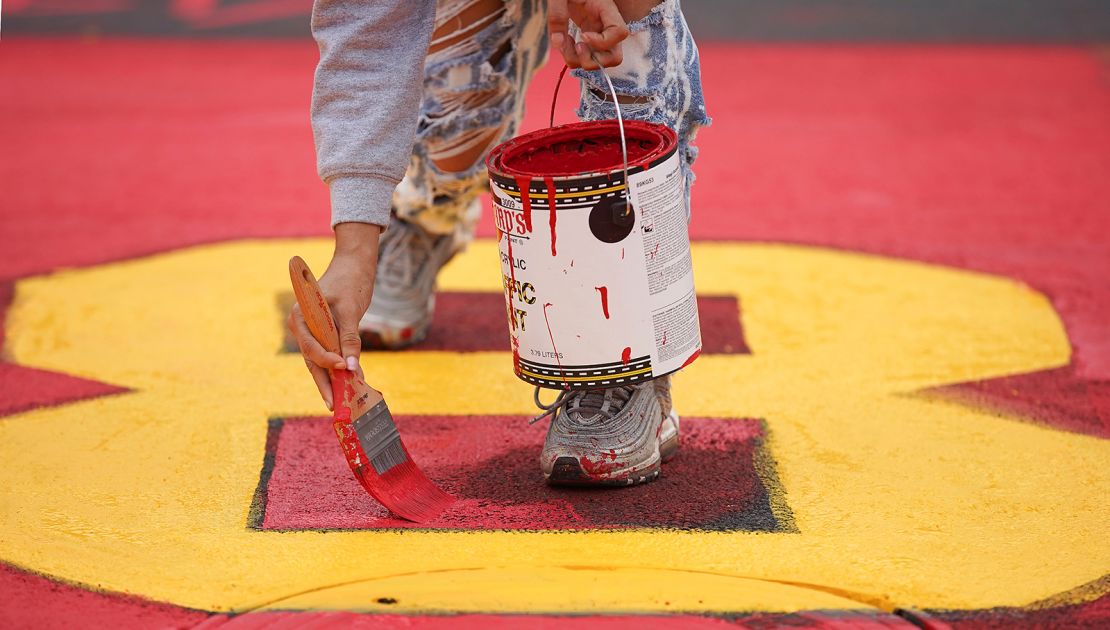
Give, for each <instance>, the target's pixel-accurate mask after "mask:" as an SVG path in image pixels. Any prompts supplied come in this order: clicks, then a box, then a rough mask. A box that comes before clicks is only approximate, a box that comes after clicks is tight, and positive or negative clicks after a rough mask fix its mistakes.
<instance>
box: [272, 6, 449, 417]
mask: <svg viewBox="0 0 1110 630" xmlns="http://www.w3.org/2000/svg"><path fill="white" fill-rule="evenodd" d="M434 21H435V2H434V1H433V0H374V1H373V2H368V1H366V0H316V2H315V5H314V6H313V9H312V35H313V37H315V38H316V42H317V44H318V45H319V47H320V62H319V64H318V65H317V67H316V78H315V83H314V86H313V90H312V132H313V137H314V139H315V142H316V163H317V170H318V171H319V174H320V177H321V179H323V180H324V182H326V183H327V185H328V188H329V190H330V192H331V223H332V226H333V228H334V229H335V253H334V255H333V257H332V261H331V264H330V265H329V266H328V269H327V271H326V272H325V273H324V275H323V276H321V278H320V288H321V289H322V290H323V292H324V295H325V296H326V297H327V299H328V303H329V304H331V307H332V310H333V311H334V313H335V319H336V325H337V326H338V328H339V334H340V342H341V346H342V351H343V356H339V355H337V354H335V353H329V352H325V351H324V349H323V347H321V346H320V344H319V343H317V342H316V340H315V339H313V338H312V335H311V334H310V333H309V332H308V328H307V326H305V323H304V318H303V317H302V316H301V314H300V311H299V309H297V308H295V307H294V309H293V311H292V313H290V316H289V322H288V326H289V329H290V330H291V331H292V332H293V334H294V335H295V336H296V339H297V343H298V345H299V346H300V349H301V353H302V354H303V355H304V357H305V363H306V364H307V365H308V368H309V371H310V372H312V376H313V379H314V380H315V381H316V385H317V387H319V389H320V395H321V397H323V399H324V401H325V403H327V405H328V408H329V409H331V408H332V406H333V404H332V395H331V386H330V381H329V378H328V372H327V370H328V369H329V368H331V369H343V368H344V367H346V368H347V369H358V355H359V350H360V349H361V342H360V340H359V336H358V322H359V320H360V319H361V318H362V314H363V313H364V312H365V311H366V309H367V308H368V307H369V306H370V299H371V297H372V290H373V286H374V274H375V271H376V267H377V253H378V236H379V235H380V234H381V231H382V230H383V229H384V228H385V226H386V225H388V224H389V212H390V208H389V206H390V200H391V198H392V196H393V189H394V188H395V187H396V186H397V184H398V183H399V182H400V181H401V178H402V177H403V176H404V174H405V167H406V166H407V165H408V161H409V156H410V155H411V154H412V145H413V140H414V138H415V135H416V121H417V116H418V115H419V112H420V99H421V96H422V94H423V79H424V72H423V71H424V58H425V56H426V54H427V51H428V42H429V40H430V38H431V33H432V29H433V26H434Z"/></svg>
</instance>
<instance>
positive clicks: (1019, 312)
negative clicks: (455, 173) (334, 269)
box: [0, 240, 1110, 612]
mask: <svg viewBox="0 0 1110 630" xmlns="http://www.w3.org/2000/svg"><path fill="white" fill-rule="evenodd" d="M295 253H296V254H301V255H303V256H305V258H306V259H307V260H308V262H309V264H310V265H312V266H313V267H314V268H315V269H317V270H318V271H322V270H323V269H324V268H325V266H326V262H327V257H328V245H327V243H326V242H325V241H323V240H274V241H245V242H237V243H228V244H222V245H213V246H205V247H198V248H193V249H188V250H183V251H179V252H174V253H169V254H165V255H159V256H155V257H151V258H145V259H141V260H136V261H131V262H125V263H119V264H110V265H103V266H100V267H96V268H91V269H85V270H79V271H69V272H64V273H59V274H56V275H52V276H48V277H40V278H32V279H28V280H24V281H22V282H20V283H19V284H18V286H17V293H16V303H15V304H14V306H13V308H12V310H11V312H10V316H9V320H8V339H7V345H6V352H7V353H8V354H9V356H10V357H11V358H12V359H13V360H14V361H16V362H18V363H20V364H23V365H28V366H34V367H39V368H44V369H49V370H57V371H61V372H66V373H69V374H74V375H77V376H82V377H86V378H91V379H97V380H101V381H105V382H108V383H112V384H116V385H121V386H125V387H129V388H131V389H132V390H133V393H130V394H125V395H120V396H113V397H108V398H102V399H97V400H91V401H85V402H81V403H75V404H70V405H66V406H62V407H59V408H53V409H45V410H39V411H32V412H28V413H24V414H21V415H16V416H10V417H7V418H3V419H0V461H2V462H3V464H4V465H3V466H2V467H0V559H3V560H5V561H8V562H12V563H14V564H17V565H19V566H22V567H26V568H29V569H32V570H35V571H40V572H43V573H46V574H48V575H51V576H55V577H58V578H63V579H66V580H71V581H75V582H77V583H80V584H84V585H89V586H95V587H99V588H104V589H108V590H114V591H124V592H129V593H136V594H139V595H143V596H146V597H150V598H153V599H156V600H162V601H168V602H173V603H176V604H180V605H184V606H191V607H196V608H202V609H208V610H219V611H224V610H246V609H251V608H255V607H259V606H266V605H271V606H275V607H303V606H307V607H318V608H333V607H334V608H356V609H371V608H373V607H374V606H375V604H373V603H367V602H372V601H373V599H376V598H377V597H394V598H396V599H398V600H399V604H398V605H395V606H390V607H389V610H390V611H393V612H403V611H412V610H425V611H428V610H430V611H447V610H492V611H556V610H576V609H579V610H580V609H587V608H588V609H591V610H592V611H593V612H607V611H656V610H669V611H674V610H700V611H722V610H732V611H735V610H766V611H791V610H798V609H811V608H823V609H835V608H853V607H855V608H859V607H866V606H878V607H882V608H890V607H892V606H913V607H917V608H933V607H938V608H980V607H989V606H1003V605H1022V604H1026V603H1029V602H1032V601H1035V600H1040V599H1044V598H1047V597H1050V596H1052V595H1055V594H1057V593H1060V592H1062V591H1065V590H1068V589H1071V588H1073V587H1075V586H1077V585H1080V584H1083V583H1086V582H1090V581H1092V580H1094V579H1096V578H1098V577H1100V576H1102V575H1104V574H1106V573H1107V572H1108V570H1110V545H1106V544H1105V541H1106V540H1107V537H1108V535H1110V528H1108V526H1107V519H1106V515H1107V513H1108V507H1110V505H1108V500H1107V497H1108V496H1110V466H1108V465H1107V464H1108V462H1110V441H1106V440H1100V439H1097V438H1093V437H1088V436H1083V435H1076V434H1070V433H1065V432H1060V431H1054V430H1050V429H1046V428H1041V427H1038V426H1033V425H1029V424H1024V423H1020V422H1015V421H1012V420H1008V419H1004V418H999V417H995V416H992V415H990V414H988V413H980V412H977V411H974V410H971V409H968V408H965V407H961V406H958V405H951V404H945V403H939V402H934V401H928V400H925V399H923V398H920V397H915V396H914V395H913V394H914V392H915V391H916V390H919V389H921V388H925V387H931V386H935V385H941V384H945V383H952V382H958V381H964V380H968V379H974V378H988V377H993V376H999V375H1003V374H1012V373H1019V372H1029V371H1034V370H1040V369H1045V368H1051V367H1056V366H1061V365H1065V364H1067V363H1068V360H1069V353H1070V350H1069V346H1068V342H1067V339H1066V337H1065V334H1064V331H1063V329H1062V327H1061V324H1060V322H1059V320H1058V318H1057V317H1056V314H1055V313H1054V312H1053V310H1052V308H1051V306H1050V305H1049V303H1048V301H1047V300H1046V299H1045V298H1044V296H1042V295H1040V294H1038V293H1036V292H1034V291H1032V290H1030V289H1029V288H1028V287H1026V286H1024V285H1022V284H1020V283H1017V282H1013V281H1011V280H1008V279H1003V278H997V277H990V276H985V275H980V274H974V273H968V272H964V271H957V270H952V269H946V268H940V267H932V266H927V265H922V264H916V263H908V262H900V261H894V260H889V259H883V258H878V257H872V256H863V255H856V254H848V253H841V252H833V251H826V250H819V249H813V248H804V247H794V246H782V245H742V244H712V245H706V244H701V245H695V268H696V270H697V286H698V289H699V291H700V292H702V293H735V294H738V295H739V296H740V299H741V304H742V309H743V325H744V330H745V333H746V336H747V340H748V342H749V344H750V346H751V347H752V352H753V354H752V355H751V356H705V357H702V358H701V359H699V360H698V361H697V362H696V363H694V365H693V366H691V368H690V369H688V370H687V372H686V373H684V375H683V376H681V377H680V378H679V379H678V381H677V389H676V401H677V403H678V405H679V409H680V411H681V412H682V413H683V414H686V415H691V416H727V417H736V416H749V417H750V416H758V417H762V418H765V419H766V421H767V424H768V427H769V431H770V440H769V449H770V452H771V454H772V455H773V457H774V458H775V460H776V461H777V470H778V475H779V477H780V479H781V481H782V484H783V486H784V488H785V490H786V501H787V503H788V504H789V506H790V509H791V510H792V511H793V514H794V518H795V522H796V524H797V527H798V529H799V532H798V533H784V534H768V533H748V532H734V533H696V532H674V531H654V530H637V531H606V532H573V533H570V532H558V533H556V532H553V533H539V532H516V533H513V532H419V531H408V532H403V533H397V532H388V531H352V532H329V533H321V532H287V533H276V532H257V531H252V530H249V529H247V527H246V522H247V512H248V508H249V506H250V501H251V496H252V494H253V492H254V489H255V486H256V485H257V483H258V475H259V468H260V465H261V462H262V458H263V449H264V443H265V436H266V430H267V419H268V418H270V417H272V416H278V415H289V414H296V415H304V414H315V415H322V414H323V413H324V409H323V407H322V404H321V403H320V401H319V400H318V399H317V396H316V394H315V391H314V388H313V386H312V383H311V381H310V379H309V378H308V376H307V373H306V372H305V370H304V366H303V364H302V362H301V360H300V358H299V357H297V356H295V355H287V354H279V352H278V349H279V347H280V346H281V341H282V332H281V328H280V316H279V314H278V313H277V307H276V303H277V296H278V294H279V293H283V292H286V291H288V288H287V282H288V280H287V276H286V271H285V270H286V261H287V260H288V258H289V256H290V255H292V254H295ZM442 285H443V288H445V289H447V290H484V291H497V290H498V289H499V269H498V263H497V256H496V254H495V249H494V245H493V244H492V243H490V242H480V243H477V244H476V245H475V246H474V247H472V248H471V249H470V251H469V252H468V253H467V254H465V255H464V256H462V257H461V258H459V259H458V260H456V261H455V262H453V263H452V264H451V266H450V267H449V268H448V270H447V271H446V272H445V273H444V276H443V278H442ZM363 365H364V366H365V368H366V372H367V378H368V380H370V381H371V382H372V383H374V384H375V385H376V386H377V387H379V388H381V389H383V390H384V391H385V392H386V393H387V395H388V397H389V401H390V407H391V409H392V410H393V411H394V412H395V413H401V414H410V413H438V414H470V413H482V414H505V413H510V414H526V413H531V412H532V408H531V400H530V399H531V396H530V388H529V387H528V386H526V385H524V384H523V383H520V382H519V381H517V380H516V379H515V377H513V375H512V373H511V360H510V358H509V354H508V352H496V353H474V354H451V353H433V352H411V353H403V354H372V355H370V356H367V357H364V359H363ZM538 448H539V445H538V444H537V449H538ZM337 456H338V450H337ZM676 500H681V497H676ZM629 584H633V585H636V586H637V588H628V585H629ZM641 587H642V588H641ZM371 595H373V597H371Z"/></svg>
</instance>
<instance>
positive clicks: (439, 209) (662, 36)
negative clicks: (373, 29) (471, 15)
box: [393, 0, 710, 244]
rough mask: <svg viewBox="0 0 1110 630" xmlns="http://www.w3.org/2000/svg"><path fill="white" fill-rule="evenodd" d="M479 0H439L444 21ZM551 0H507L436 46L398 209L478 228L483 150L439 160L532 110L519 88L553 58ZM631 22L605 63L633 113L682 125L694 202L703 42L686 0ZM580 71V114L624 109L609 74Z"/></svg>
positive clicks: (426, 221)
mask: <svg viewBox="0 0 1110 630" xmlns="http://www.w3.org/2000/svg"><path fill="white" fill-rule="evenodd" d="M472 2H473V0H440V2H439V4H438V5H437V9H436V11H437V12H436V27H437V28H438V27H439V26H440V25H442V24H446V23H448V22H450V21H451V20H453V19H454V16H456V15H457V14H458V13H459V12H460V11H462V10H463V9H465V8H466V7H467V6H469V5H470V4H471V3H472ZM546 9H547V7H546V2H545V0H506V2H505V4H504V12H503V13H502V14H501V15H499V16H497V17H496V19H494V21H493V22H492V23H489V24H488V25H485V26H481V27H480V28H478V29H476V30H475V32H474V34H473V35H472V36H471V37H468V38H466V40H464V41H462V42H459V43H457V44H454V45H451V46H449V47H447V48H445V49H443V50H440V51H437V52H435V53H432V54H430V55H429V56H428V59H427V63H426V66H425V79H424V99H423V101H422V103H421V111H420V119H419V126H418V131H417V137H416V146H415V147H414V148H413V156H412V160H411V162H410V165H409V168H408V171H407V173H406V175H405V179H404V180H403V181H402V182H401V184H400V185H399V186H398V187H397V191H396V192H395V193H394V195H393V207H394V211H395V212H396V213H397V214H398V216H400V217H401V218H403V219H405V220H407V221H411V222H414V223H417V224H418V225H420V226H421V227H423V228H424V229H425V230H428V231H429V232H432V233H435V234H447V233H452V232H453V233H454V234H455V236H456V238H457V239H459V241H460V244H461V243H463V242H466V241H468V240H470V238H472V235H473V230H474V226H475V224H476V223H477V219H478V213H479V212H480V204H479V201H478V197H479V195H480V194H481V193H482V192H484V191H485V190H486V189H487V180H486V173H485V168H484V157H485V156H483V159H482V160H480V161H478V162H477V163H475V164H474V165H473V166H471V167H470V168H468V169H467V170H465V171H461V172H444V171H442V170H440V169H439V168H437V167H436V166H435V164H433V163H432V161H433V160H434V159H436V158H437V157H440V156H444V155H450V154H451V152H452V151H456V150H458V151H462V150H464V149H465V148H466V147H467V146H469V147H473V146H474V141H475V139H476V138H477V137H480V136H481V135H482V134H487V133H490V132H491V131H492V130H498V129H499V130H500V133H499V134H498V136H497V139H496V141H494V142H492V143H490V144H489V146H488V147H487V150H488V149H489V148H492V147H493V146H495V145H496V144H497V143H499V142H502V141H504V140H507V139H509V138H511V137H512V136H513V135H514V134H515V133H516V131H517V128H518V126H519V124H520V119H521V117H522V115H523V112H524V103H523V100H524V99H523V98H521V96H522V95H523V94H524V92H525V90H526V89H527V87H528V83H529V82H530V81H531V79H532V76H533V74H534V73H535V71H536V70H538V69H539V68H540V67H541V66H542V65H543V64H544V63H545V62H546V61H547V28H546ZM629 30H630V31H631V34H630V36H629V38H628V39H627V40H625V41H624V43H623V44H622V46H623V51H624V62H623V63H622V64H621V65H620V66H618V67H616V68H609V69H607V70H606V72H607V73H608V74H609V77H610V78H611V79H612V80H613V84H614V86H615V88H616V91H617V93H618V96H619V97H631V98H632V99H633V100H634V101H635V102H631V103H623V102H622V103H621V113H622V114H623V115H624V116H625V117H626V118H629V119H635V120H645V121H650V122H656V123H662V124H665V125H667V126H669V127H671V128H672V129H674V130H675V131H676V132H677V133H678V137H679V150H680V155H681V158H682V164H683V169H684V172H685V173H686V187H687V188H686V194H687V208H689V193H690V185H691V184H692V183H693V180H694V175H693V171H692V170H691V165H692V164H693V162H694V160H695V159H696V158H697V148H696V147H695V146H693V142H694V137H695V135H696V134H697V131H698V129H699V128H700V127H702V126H704V125H708V124H709V122H710V120H709V118H708V116H707V115H706V111H705V101H704V98H703V96H702V88H701V70H700V65H699V60H698V49H697V47H696V46H695V45H694V39H693V37H692V36H691V34H690V29H689V28H688V27H687V25H686V20H685V19H684V18H683V17H682V10H681V7H680V4H679V1H678V0H664V1H663V2H662V3H661V4H660V5H659V6H657V7H655V9H654V10H653V11H652V12H651V14H649V15H648V16H647V17H645V18H644V19H642V20H638V21H636V22H633V23H631V24H629ZM434 43H435V42H434V40H433V45H434ZM506 43H508V44H509V46H508V48H507V49H506ZM502 53H503V54H502ZM559 61H561V59H558V58H556V60H554V61H553V63H557V62H559ZM574 75H575V76H577V77H578V78H579V80H580V81H581V85H582V100H581V103H580V107H579V110H578V116H579V118H580V119H582V120H601V119H612V118H616V112H615V110H614V108H613V107H614V106H613V103H612V100H611V97H608V89H609V88H608V84H607V83H606V82H605V79H604V78H603V77H602V76H601V74H600V73H599V72H598V71H593V72H587V71H582V70H575V71H574ZM621 100H622V101H623V100H625V98H622V99H621ZM468 143H469V144H468Z"/></svg>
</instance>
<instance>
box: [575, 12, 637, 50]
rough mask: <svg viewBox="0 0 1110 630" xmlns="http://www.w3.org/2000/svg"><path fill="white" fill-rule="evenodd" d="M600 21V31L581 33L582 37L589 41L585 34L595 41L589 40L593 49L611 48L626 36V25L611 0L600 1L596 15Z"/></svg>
mask: <svg viewBox="0 0 1110 630" xmlns="http://www.w3.org/2000/svg"><path fill="white" fill-rule="evenodd" d="M597 18H598V20H599V21H600V22H601V31H600V32H594V31H593V29H591V32H589V33H586V32H583V33H582V38H583V39H586V40H587V41H589V38H588V37H587V35H590V36H593V37H595V38H596V40H597V41H590V42H589V44H590V45H591V46H593V48H594V50H612V49H613V47H614V46H616V45H617V44H619V43H621V42H623V41H624V40H625V39H626V38H627V37H628V25H627V24H625V23H624V18H623V17H621V14H620V11H619V10H617V6H616V4H615V3H612V2H605V3H602V6H601V7H600V11H599V13H598V16H597Z"/></svg>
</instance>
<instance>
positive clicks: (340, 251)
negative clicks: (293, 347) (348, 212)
mask: <svg viewBox="0 0 1110 630" xmlns="http://www.w3.org/2000/svg"><path fill="white" fill-rule="evenodd" d="M381 231H382V229H381V227H380V226H377V225H371V224H368V223H340V224H339V225H336V226H335V254H334V255H333V256H332V259H331V264H330V265H328V269H327V271H325V272H324V275H323V276H321V277H320V281H319V283H320V290H321V291H322V292H323V293H324V297H325V298H326V299H327V301H328V304H329V305H330V306H331V312H332V317H334V319H335V326H336V328H338V329H339V346H340V349H341V351H342V356H340V355H339V354H336V353H334V352H328V351H326V350H324V347H323V346H321V345H320V343H319V342H318V341H316V339H315V338H314V337H313V336H312V333H311V332H309V330H308V325H307V324H305V321H304V316H303V315H301V309H300V307H299V306H297V305H293V309H292V312H290V313H289V320H288V322H287V326H288V327H289V330H290V332H292V333H293V337H294V339H296V340H297V346H298V347H299V348H300V349H301V354H302V355H304V362H305V365H306V366H308V371H309V372H311V373H312V380H314V381H315V382H316V387H317V388H319V390H320V397H321V398H323V399H324V404H326V405H327V406H328V411H332V410H333V409H334V406H335V403H334V401H333V400H332V393H331V377H330V376H329V375H328V370H351V371H352V372H356V373H357V374H358V375H359V378H362V368H361V367H360V366H359V364H358V355H359V351H360V350H362V340H361V339H360V338H359V335H358V323H359V320H361V319H362V314H363V313H365V312H366V309H367V308H369V307H370V298H371V296H372V295H373V292H374V274H375V272H376V270H377V266H378V238H379V236H380V235H381Z"/></svg>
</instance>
